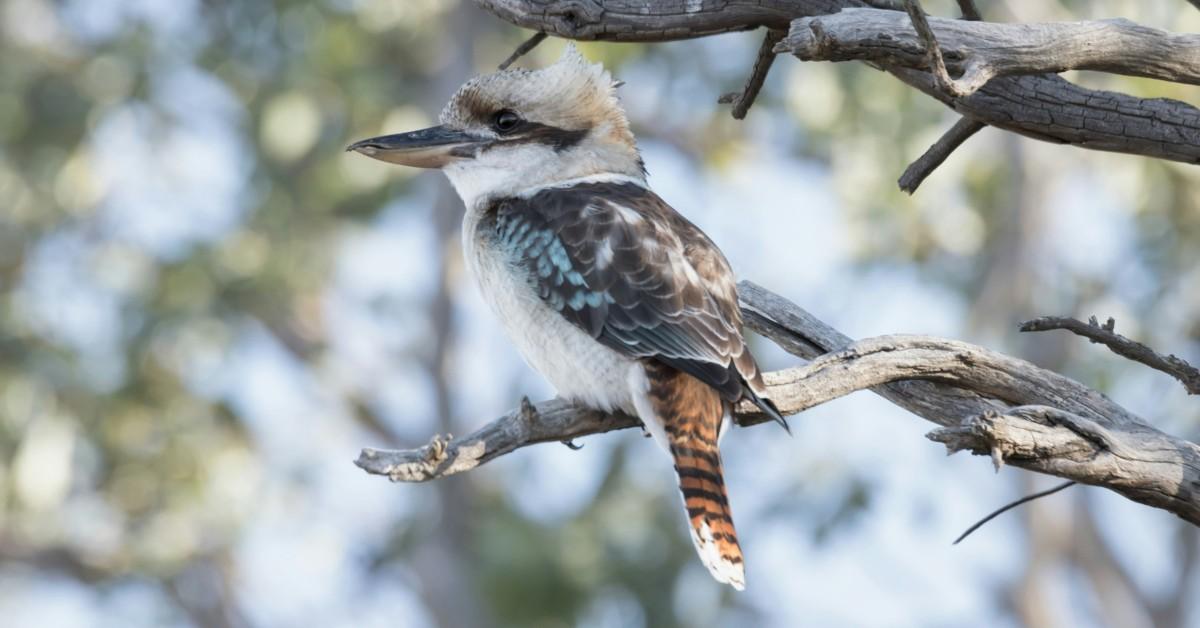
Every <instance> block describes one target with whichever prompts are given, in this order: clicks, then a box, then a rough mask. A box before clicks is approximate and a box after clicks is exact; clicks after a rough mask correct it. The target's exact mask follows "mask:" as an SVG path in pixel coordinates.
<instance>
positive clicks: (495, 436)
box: [357, 282, 1200, 524]
mask: <svg viewBox="0 0 1200 628" xmlns="http://www.w3.org/2000/svg"><path fill="white" fill-rule="evenodd" d="M739 292H740V294H741V296H742V300H743V302H744V304H745V305H744V307H743V312H744V313H745V315H746V319H747V325H748V326H750V327H751V328H753V329H755V330H756V331H760V332H761V333H764V335H767V336H768V337H770V338H772V339H777V341H778V342H779V344H780V346H781V347H783V348H784V349H785V350H788V351H791V352H794V353H797V354H800V355H813V354H816V353H818V352H824V351H828V350H830V349H840V350H836V351H833V352H832V353H824V354H823V355H820V356H819V357H816V359H814V360H813V361H812V362H810V363H808V364H806V365H804V366H799V367H796V368H791V369H786V370H783V371H776V372H772V373H767V374H766V375H765V377H764V379H765V381H766V383H767V385H768V391H769V394H770V395H771V398H772V399H773V400H774V401H775V403H776V405H777V406H778V407H779V409H780V411H781V412H783V413H784V414H795V413H797V412H800V411H803V410H806V409H808V408H811V407H814V406H816V405H819V404H821V403H824V402H826V401H829V400H832V399H836V398H839V397H842V396H844V395H847V394H850V393H851V392H854V391H857V390H866V389H869V390H873V391H875V392H877V393H879V394H881V395H883V396H885V397H886V398H888V399H890V400H892V401H893V402H895V403H897V404H898V405H900V406H902V407H904V408H906V409H909V410H912V411H913V412H915V413H917V414H920V415H921V416H924V417H925V418H927V419H929V420H931V421H933V422H935V423H938V424H939V425H942V426H944V427H945V428H946V429H943V430H938V431H935V432H934V434H933V435H932V436H931V438H935V439H936V440H938V441H939V442H944V443H946V444H947V446H948V447H950V448H951V449H952V450H962V449H966V450H971V451H976V452H984V453H989V454H994V456H995V459H996V460H997V461H1001V462H1007V463H1008V464H1012V465H1014V466H1019V467H1022V468H1025V469H1030V470H1033V471H1039V472H1042V473H1049V474H1052V475H1058V476H1060V477H1064V478H1067V479H1072V480H1076V481H1079V482H1082V483H1085V484H1093V485H1096V486H1103V487H1105V488H1109V489H1112V490H1114V491H1117V492H1119V493H1121V494H1122V495H1125V496H1126V497H1128V498H1130V499H1132V500H1135V501H1138V502H1141V503H1144V504H1148V505H1151V506H1155V507H1158V508H1163V509H1166V510H1169V511H1171V512H1173V513H1175V514H1177V515H1179V516H1180V517H1182V518H1184V519H1186V520H1187V521H1190V522H1192V523H1198V524H1200V446H1197V445H1195V444H1192V443H1189V442H1187V441H1184V440H1180V439H1176V438H1173V437H1171V436H1168V435H1166V434H1163V433H1161V432H1159V431H1158V430H1155V429H1154V428H1152V427H1150V426H1149V425H1147V424H1145V423H1144V422H1142V421H1141V420H1140V419H1139V418H1137V417H1136V416H1134V415H1132V414H1130V413H1129V412H1128V411H1127V410H1125V409H1124V408H1122V407H1120V406H1119V405H1117V404H1115V403H1113V402H1112V401H1111V400H1110V399H1108V398H1107V397H1105V396H1104V395H1102V394H1100V393H1098V392H1096V391H1093V390H1091V389H1089V388H1087V387H1085V386H1083V385H1082V384H1080V383H1078V382H1075V381H1074V380H1071V379H1068V378H1066V377H1063V376H1062V375H1058V374H1057V373H1054V372H1051V371H1047V370H1045V369H1041V368H1039V367H1037V366H1035V365H1033V364H1030V363H1028V362H1025V361H1023V360H1019V359H1016V358H1012V357H1009V356H1005V355H1002V354H998V353H995V352H992V351H988V350H986V349H983V348H982V347H977V346H974V345H970V344H966V343H962V342H957V341H953V340H943V339H939V338H929V337H924V336H901V335H897V336H882V337H879V338H871V339H867V340H862V341H859V342H854V343H849V344H847V343H845V342H843V341H844V340H848V339H846V338H845V336H842V335H841V334H840V333H839V332H837V330H834V329H832V328H830V327H829V326H828V325H825V324H824V323H821V322H820V321H818V320H816V319H815V318H813V317H812V315H811V314H809V313H808V312H805V311H804V310H803V309H801V308H799V307H797V306H795V305H793V304H791V303H789V302H788V301H786V300H784V299H782V298H781V297H778V296H777V295H773V294H771V293H770V292H768V291H766V290H764V289H763V288H761V287H759V286H756V285H754V284H750V283H748V282H742V284H740V285H739ZM913 380H917V381H913ZM1012 406H1035V407H1034V408H1033V409H1030V408H1021V407H1018V408H1015V409H1010V408H1011V407H1012ZM735 418H736V420H737V421H738V423H739V424H740V425H743V426H745V425H754V424H757V423H760V422H764V421H767V420H768V418H767V417H765V416H763V415H761V414H760V413H758V412H757V411H755V410H754V409H753V408H752V407H750V405H749V404H743V405H741V406H739V407H738V408H736V409H735ZM964 419H965V420H964ZM638 425H640V423H639V422H638V421H637V420H636V419H634V418H632V417H629V416H626V415H623V414H614V415H606V414H604V413H601V412H595V411H590V410H584V409H581V408H578V407H575V406H573V405H571V404H570V403H567V402H565V401H561V400H551V401H546V402H542V403H539V404H537V405H536V406H533V405H527V404H526V403H522V409H519V410H515V411H513V412H510V413H509V414H507V415H505V416H503V417H501V418H499V419H497V420H496V421H493V422H491V423H489V424H488V425H485V426H484V427H482V428H480V429H479V430H476V431H475V432H474V433H473V434H470V435H468V436H465V437H460V438H455V439H442V438H435V439H434V440H433V442H431V443H429V444H428V445H426V446H425V447H422V448H419V449H415V450H405V451H377V450H370V449H368V450H364V451H363V453H362V455H361V456H360V457H359V459H358V461H357V464H358V465H359V466H360V467H362V468H363V469H364V470H366V471H367V472H369V473H374V474H379V475H387V476H388V477H390V478H391V479H392V480H394V481H405V482H420V481H426V480H430V479H435V478H438V477H443V476H445V475H451V474H454V473H459V472H462V471H467V470H470V469H473V468H475V467H477V466H479V465H481V464H483V463H485V462H487V461H489V460H492V459H493V458H496V457H497V456H501V455H504V454H506V453H508V452H511V451H513V450H515V449H518V448H521V447H525V446H527V445H531V444H534V443H542V442H556V441H563V440H570V439H574V438H578V437H581V436H585V435H588V434H596V433H601V432H607V431H611V430H615V429H623V428H628V427H635V426H638Z"/></svg>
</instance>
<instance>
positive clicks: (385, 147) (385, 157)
mask: <svg viewBox="0 0 1200 628" xmlns="http://www.w3.org/2000/svg"><path fill="white" fill-rule="evenodd" d="M487 141H488V138H484V137H478V136H475V135H471V134H469V133H464V132H462V131H456V130H454V129H449V128H446V127H444V126H434V127H429V128H428V129H421V130H420V131H411V132H409V133H398V134H396V135H384V136H383V137H373V138H371V139H369V140H362V141H359V142H355V143H353V144H351V145H350V146H348V147H346V150H348V151H350V150H352V151H355V152H359V153H362V154H364V155H366V156H367V157H374V158H375V159H378V160H380V161H387V162H390V163H394V164H400V165H402V166H413V167H416V168H441V167H442V166H445V165H447V164H449V163H451V162H454V161H458V160H459V159H470V158H472V157H474V156H475V153H476V151H477V150H478V149H479V147H480V146H482V145H483V144H484V143H486V142H487Z"/></svg>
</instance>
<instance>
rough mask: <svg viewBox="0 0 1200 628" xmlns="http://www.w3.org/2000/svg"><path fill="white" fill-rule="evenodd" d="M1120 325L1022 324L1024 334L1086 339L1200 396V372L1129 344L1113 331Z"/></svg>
mask: <svg viewBox="0 0 1200 628" xmlns="http://www.w3.org/2000/svg"><path fill="white" fill-rule="evenodd" d="M1116 325H1117V322H1116V321H1115V320H1113V319H1112V318H1109V319H1108V321H1107V322H1106V323H1105V324H1104V325H1101V324H1100V321H1098V320H1096V317H1095V316H1093V317H1091V318H1090V319H1088V322H1086V323H1085V322H1083V321H1081V320H1078V319H1074V318H1070V317H1066V316H1043V317H1042V318H1035V319H1033V320H1031V321H1025V322H1024V323H1021V331H1050V330H1053V329H1065V330H1067V331H1069V332H1071V333H1073V334H1076V335H1078V336H1083V337H1084V338H1087V339H1088V340H1091V341H1092V342H1093V343H1095V344H1102V345H1104V346H1106V347H1108V348H1109V349H1111V350H1112V352H1113V353H1115V354H1117V355H1119V356H1121V357H1125V358H1129V359H1130V360H1133V361H1134V362H1140V363H1142V364H1145V365H1146V366H1148V367H1150V368H1152V369H1154V370H1156V371H1162V372H1163V373H1166V374H1167V375H1170V376H1171V377H1174V378H1175V379H1177V380H1179V383H1181V384H1183V387H1184V388H1185V389H1187V392H1188V394H1189V395H1200V369H1197V368H1196V367H1194V366H1192V365H1191V364H1188V363H1187V362H1186V361H1185V360H1183V359H1182V358H1179V357H1176V356H1175V355H1172V354H1168V355H1163V354H1161V353H1158V352H1157V351H1155V350H1154V349H1151V348H1150V347H1147V346H1146V345H1144V344H1142V343H1140V342H1137V341H1134V340H1130V339H1128V338H1126V337H1125V336H1122V335H1121V334H1118V333H1116V332H1115V331H1113V330H1114V329H1115V328H1116Z"/></svg>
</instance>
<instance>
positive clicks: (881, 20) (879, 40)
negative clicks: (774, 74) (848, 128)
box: [775, 9, 1200, 96]
mask: <svg viewBox="0 0 1200 628" xmlns="http://www.w3.org/2000/svg"><path fill="white" fill-rule="evenodd" d="M926 19H927V21H928V23H929V27H930V28H931V29H932V33H933V35H934V36H935V37H936V38H937V42H938V44H939V47H940V48H941V54H942V58H943V59H944V60H945V63H946V67H947V69H948V70H949V71H950V73H951V74H955V75H961V76H960V78H958V79H956V80H954V81H953V82H954V83H955V84H956V86H957V87H958V88H959V89H960V90H961V93H959V94H957V95H960V96H965V95H968V94H972V93H974V92H975V91H977V90H978V89H979V88H980V87H983V85H984V84H986V83H987V82H988V81H989V80H991V79H992V78H994V77H997V76H1011V75H1021V74H1054V73H1057V72H1063V71H1065V70H1098V71H1101V72H1111V73H1114V74H1125V75H1129V76H1143V77H1147V78H1154V79H1161V80H1164V81H1171V82H1174V83H1187V84H1191V85H1200V35H1193V34H1175V33H1168V32H1166V31H1162V30H1159V29H1157V28H1150V27H1147V26H1142V25H1140V24H1135V23H1133V22H1131V21H1129V20H1126V19H1111V20H1094V21H1087V22H1047V23H1040V24H1004V23H999V22H975V21H967V20H951V19H946V18H938V17H927V18H926ZM923 41H924V38H923V37H921V36H920V35H919V34H918V31H917V30H916V29H914V28H913V25H912V23H911V22H910V21H909V19H908V15H906V14H904V13H900V12H897V11H883V10H880V9H847V10H845V11H842V12H840V13H836V14H834V15H823V16H817V17H806V18H801V19H798V20H796V21H795V22H793V23H792V28H791V31H790V32H789V33H788V36H787V37H785V38H784V40H783V41H781V42H779V44H778V45H776V46H775V51H776V52H787V53H791V54H794V55H796V57H798V58H800V59H802V60H805V61H877V62H882V63H887V64H890V65H899V66H903V67H908V68H913V69H918V70H925V69H928V66H929V63H928V61H927V60H926V54H925V45H924V43H923Z"/></svg>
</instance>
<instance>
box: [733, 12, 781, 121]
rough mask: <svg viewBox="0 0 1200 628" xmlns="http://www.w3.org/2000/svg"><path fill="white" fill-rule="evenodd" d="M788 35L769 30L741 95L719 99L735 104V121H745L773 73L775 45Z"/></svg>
mask: <svg viewBox="0 0 1200 628" xmlns="http://www.w3.org/2000/svg"><path fill="white" fill-rule="evenodd" d="M786 34H787V31H784V30H776V29H767V34H766V35H764V36H763V41H762V45H761V46H759V47H758V57H757V58H755V60H754V69H752V70H751V71H750V77H749V78H748V79H746V86H745V87H743V88H742V91H741V93H738V92H731V93H728V94H724V95H722V96H721V97H720V98H718V99H717V102H719V103H721V104H733V112H732V113H733V117H734V119H735V120H743V119H745V118H746V113H747V112H749V111H750V106H751V105H753V104H754V100H755V99H756V98H758V92H759V91H760V90H762V86H763V83H764V82H765V81H766V80H767V73H768V72H770V71H771V64H772V63H774V62H775V44H777V43H779V42H780V40H782V39H783V36H784V35H786Z"/></svg>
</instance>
